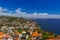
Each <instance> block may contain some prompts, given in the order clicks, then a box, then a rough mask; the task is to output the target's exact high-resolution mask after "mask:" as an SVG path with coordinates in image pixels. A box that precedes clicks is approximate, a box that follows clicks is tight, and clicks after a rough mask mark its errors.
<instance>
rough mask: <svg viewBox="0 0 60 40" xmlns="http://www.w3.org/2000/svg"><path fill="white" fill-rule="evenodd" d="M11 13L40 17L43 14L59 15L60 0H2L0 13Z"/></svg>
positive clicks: (0, 0) (0, 1)
mask: <svg viewBox="0 0 60 40" xmlns="http://www.w3.org/2000/svg"><path fill="white" fill-rule="evenodd" d="M16 10H17V11H16ZM17 13H18V14H17ZM11 14H12V15H14V16H15V15H16V16H17V15H18V16H24V15H25V16H24V17H26V16H27V17H30V16H31V17H33V16H34V17H40V16H41V15H45V16H43V17H46V15H49V17H50V16H51V15H53V16H54V17H57V16H58V17H59V16H60V0H0V15H11ZM29 15H30V16H29ZM37 15H38V16H37Z"/></svg>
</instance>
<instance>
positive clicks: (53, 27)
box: [34, 19, 60, 35]
mask: <svg viewBox="0 0 60 40" xmlns="http://www.w3.org/2000/svg"><path fill="white" fill-rule="evenodd" d="M34 21H35V22H37V23H38V24H39V25H40V26H41V28H42V29H43V30H45V31H50V32H53V33H55V34H59V35H60V19H34Z"/></svg>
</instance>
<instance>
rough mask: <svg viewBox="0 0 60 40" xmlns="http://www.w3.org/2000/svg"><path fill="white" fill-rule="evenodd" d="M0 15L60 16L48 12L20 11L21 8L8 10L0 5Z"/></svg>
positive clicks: (26, 16) (25, 16)
mask: <svg viewBox="0 0 60 40" xmlns="http://www.w3.org/2000/svg"><path fill="white" fill-rule="evenodd" d="M0 16H13V17H24V18H60V15H54V14H48V13H37V12H34V13H27V12H22V11H21V8H18V9H16V10H14V11H9V10H8V9H6V8H3V7H0Z"/></svg>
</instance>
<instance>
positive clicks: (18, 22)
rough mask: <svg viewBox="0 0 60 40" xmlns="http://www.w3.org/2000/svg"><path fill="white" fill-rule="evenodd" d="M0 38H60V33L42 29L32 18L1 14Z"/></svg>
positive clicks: (22, 39) (11, 39) (3, 39)
mask: <svg viewBox="0 0 60 40" xmlns="http://www.w3.org/2000/svg"><path fill="white" fill-rule="evenodd" d="M0 40H60V35H56V34H54V33H52V32H47V31H44V30H42V28H41V26H39V25H38V24H37V23H36V22H34V21H32V20H30V19H24V18H16V17H6V16H1V17H0Z"/></svg>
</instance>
